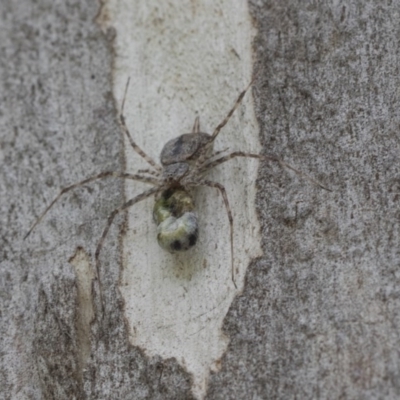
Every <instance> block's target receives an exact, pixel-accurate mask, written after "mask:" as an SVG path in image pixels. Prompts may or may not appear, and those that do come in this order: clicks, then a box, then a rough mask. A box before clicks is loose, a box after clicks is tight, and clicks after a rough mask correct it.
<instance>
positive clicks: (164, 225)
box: [153, 187, 199, 253]
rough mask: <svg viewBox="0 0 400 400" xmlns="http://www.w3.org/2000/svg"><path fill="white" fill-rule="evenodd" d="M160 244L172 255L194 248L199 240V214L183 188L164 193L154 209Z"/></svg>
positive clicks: (190, 197)
mask: <svg viewBox="0 0 400 400" xmlns="http://www.w3.org/2000/svg"><path fill="white" fill-rule="evenodd" d="M153 217H154V221H155V222H156V224H157V225H158V228H157V240H158V244H159V245H160V246H161V247H162V248H163V249H165V250H167V251H169V252H170V253H176V252H178V251H185V250H188V249H190V248H191V247H193V246H194V245H195V244H196V242H197V238H198V231H199V230H198V221H197V213H196V211H195V205H194V201H193V198H192V196H191V195H190V194H189V193H188V192H187V191H186V190H184V189H183V188H182V187H179V188H171V189H168V190H165V191H164V192H162V194H161V196H160V198H159V199H158V200H157V201H156V203H155V205H154V209H153Z"/></svg>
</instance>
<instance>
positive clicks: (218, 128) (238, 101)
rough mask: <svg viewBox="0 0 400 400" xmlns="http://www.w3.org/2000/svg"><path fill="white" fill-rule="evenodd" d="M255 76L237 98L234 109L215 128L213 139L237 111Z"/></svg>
mask: <svg viewBox="0 0 400 400" xmlns="http://www.w3.org/2000/svg"><path fill="white" fill-rule="evenodd" d="M254 79H255V78H253V79H252V80H251V82H250V83H249V84H248V85H247V87H246V89H244V90H243V92H242V93H240V94H239V97H238V98H237V100H236V103H235V104H234V106H233V107H232V109H231V110H230V111H229V113H228V115H227V116H226V117H225V119H224V120H223V121H222V122H221V123H220V124H219V125H218V126H217V127H216V128H215V130H214V132H213V134H212V135H211V141H213V140H215V138H216V137H217V135H218V133H219V132H220V130H221V129H222V128H223V127H224V126H225V125H226V124H227V123H228V121H229V120H230V118H231V117H232V114H233V113H234V112H235V110H236V109H237V108H238V107H239V104H240V103H241V102H242V100H243V97H244V95H245V94H246V92H247V91H248V90H249V88H250V86H251V85H252V84H253V82H254Z"/></svg>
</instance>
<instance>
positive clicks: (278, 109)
mask: <svg viewBox="0 0 400 400" xmlns="http://www.w3.org/2000/svg"><path fill="white" fill-rule="evenodd" d="M97 11H98V4H96V3H94V2H93V3H90V2H86V3H85V2H82V1H68V2H65V1H50V0H49V1H47V0H43V1H40V3H39V4H37V3H35V2H30V1H28V0H20V1H19V2H18V3H17V2H2V3H1V4H0V18H1V30H0V46H1V57H0V70H1V91H0V92H1V103H0V132H1V133H0V134H1V149H0V156H1V175H0V188H1V189H0V190H1V198H0V206H1V226H0V235H1V242H0V247H1V248H0V250H1V253H0V262H1V264H0V277H1V279H0V285H1V289H0V293H1V297H0V299H1V323H0V329H1V334H0V343H1V354H2V357H1V360H0V388H1V389H0V390H1V393H2V397H3V398H5V399H11V398H12V399H19V398H20V399H26V398H32V399H53V398H57V399H72V398H93V399H101V398H104V399H105V398H123V399H141V398H148V399H158V398H159V399H168V398H170V399H189V398H191V393H190V376H188V374H187V373H186V372H185V371H184V370H183V369H182V368H181V367H180V366H179V365H178V364H177V362H176V361H175V360H162V359H161V358H157V357H156V358H148V357H146V356H145V355H144V353H143V352H142V351H141V350H140V349H137V348H133V347H132V346H130V345H129V342H128V338H127V329H126V327H125V324H124V319H123V314H122V311H121V310H122V302H121V297H120V294H119V292H118V290H117V283H118V276H119V271H118V269H117V268H115V267H114V266H116V265H117V263H116V262H115V260H117V259H118V257H119V249H118V247H119V246H118V234H119V232H120V230H121V229H122V228H123V218H122V217H121V218H119V219H118V221H117V223H116V224H115V225H114V226H113V228H112V231H111V233H110V236H109V238H108V239H107V244H106V249H105V252H106V254H107V258H105V257H104V260H103V270H104V274H105V276H106V279H105V280H104V281H103V285H104V287H105V290H104V295H105V297H106V303H107V309H106V313H105V317H104V319H103V320H99V319H96V320H94V321H93V324H92V327H91V336H90V352H89V354H90V356H89V358H87V359H85V360H82V353H83V350H84V349H83V348H82V346H83V344H82V341H80V340H79V339H78V338H79V326H78V325H79V324H78V323H77V320H78V315H77V313H78V311H77V310H78V294H77V285H76V277H75V273H74V270H73V268H72V266H71V264H70V263H68V262H65V261H64V260H68V259H69V258H71V257H72V256H73V255H74V254H75V252H76V249H77V247H79V246H81V247H82V248H85V249H86V250H87V251H91V252H92V254H93V252H94V249H95V247H96V243H97V240H98V237H99V235H100V233H101V230H102V228H103V226H104V221H105V220H106V218H107V216H108V215H109V213H110V211H111V210H112V209H114V208H115V207H116V206H118V205H119V204H121V203H122V200H123V197H124V194H123V192H122V185H121V183H120V182H118V181H107V182H100V183H97V184H93V185H91V186H90V187H84V188H80V189H77V190H76V191H74V193H73V194H70V195H68V196H66V197H65V199H64V200H63V201H61V203H60V204H59V205H58V207H60V208H62V209H63V213H62V214H61V213H60V215H58V214H57V211H56V210H53V212H52V213H51V214H50V215H49V216H48V217H47V222H46V229H38V230H37V231H36V232H35V234H34V235H32V236H31V237H29V239H28V240H26V241H23V240H22V238H23V235H24V233H26V231H27V230H28V229H29V226H30V225H31V223H32V222H33V221H34V219H35V217H36V216H38V214H39V213H40V212H41V211H42V210H43V207H44V206H45V204H48V203H49V201H51V200H52V198H53V196H54V194H55V193H57V191H58V189H59V188H60V187H63V186H66V185H68V184H70V183H72V182H75V181H78V180H80V179H83V178H85V177H87V176H90V175H92V174H94V173H97V172H100V171H103V170H123V167H124V160H123V157H122V140H121V136H120V129H119V127H118V124H117V111H116V109H115V106H114V101H113V98H112V95H111V71H112V57H113V52H112V32H109V34H108V35H104V34H103V33H102V32H101V31H100V29H99V28H98V26H97V25H96V24H95V22H94V18H95V17H96V13H97ZM251 12H252V15H253V18H254V21H255V24H256V27H257V29H258V34H257V37H256V40H255V43H254V54H255V70H257V71H259V72H258V74H259V75H258V79H257V84H256V87H255V91H254V95H255V101H256V105H257V110H256V111H257V117H258V120H259V124H260V140H261V142H262V145H263V148H264V152H265V153H274V154H279V155H280V156H282V157H283V158H284V159H285V160H286V161H288V162H289V163H291V164H294V165H296V166H298V167H300V168H301V169H302V170H304V171H307V172H308V173H309V174H310V175H312V176H314V177H316V178H317V179H319V180H320V181H321V182H322V183H324V184H325V185H327V186H329V187H330V188H331V189H332V190H333V192H332V193H329V192H326V191H323V190H321V189H320V188H318V187H313V186H312V185H310V184H309V183H307V182H306V181H302V180H299V179H298V178H297V177H296V176H292V175H290V174H285V173H282V171H281V170H280V169H279V168H278V167H277V166H272V165H264V166H263V167H262V168H261V169H260V175H259V179H258V182H257V185H258V187H259V194H258V198H257V208H258V212H259V216H260V221H261V225H262V231H263V243H262V245H263V251H264V256H263V257H262V258H260V259H259V260H255V261H254V263H253V264H252V265H251V266H250V267H249V269H248V272H247V277H246V285H245V289H244V291H243V293H242V295H241V296H239V297H238V298H237V300H236V301H235V302H234V304H233V305H232V307H231V309H230V312H229V314H228V315H227V317H226V323H225V325H224V330H225V332H226V334H227V335H228V336H229V337H230V339H231V343H230V346H229V349H228V351H227V353H226V355H225V356H224V357H223V359H222V360H221V365H222V369H221V371H220V372H218V373H214V374H212V376H211V378H210V384H209V391H208V395H207V398H210V399H214V398H215V399H217V398H220V399H230V398H232V399H248V398H254V399H256V398H259V399H271V398H278V399H288V398H299V399H300V398H301V399H311V398H324V399H325V398H326V399H336V398H349V399H358V398H359V399H366V398H370V399H376V398H381V399H394V398H397V397H399V396H400V376H399V375H400V374H399V372H400V371H399V352H398V348H399V332H400V326H399V324H400V320H399V312H398V310H399V309H400V307H399V305H400V304H399V294H400V292H399V287H400V286H399V283H400V282H399V279H400V275H399V265H400V254H399V247H398V243H399V212H398V201H399V198H398V196H399V191H400V190H399V189H400V180H399V166H398V154H399V150H400V149H399V147H400V146H399V136H398V135H399V134H398V128H399V122H400V118H399V112H398V107H397V106H398V103H399V101H398V100H399V91H398V87H400V82H399V71H398V64H399V63H398V59H399V56H398V54H399V50H400V49H399V41H398V38H399V37H400V32H399V29H400V28H399V25H398V16H399V14H400V4H399V3H396V2H385V3H383V2H376V1H373V0H370V1H361V0H360V1H357V0H353V1H348V2H313V1H304V2H295V1H287V2H282V1H278V0H276V1H252V2H251ZM65 214H68V215H69V218H68V219H65V218H62V217H61V215H65ZM107 260H114V261H113V262H112V261H107ZM98 306H99V303H98V301H97V302H96V307H97V308H98Z"/></svg>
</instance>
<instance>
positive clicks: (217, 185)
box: [200, 180, 237, 289]
mask: <svg viewBox="0 0 400 400" xmlns="http://www.w3.org/2000/svg"><path fill="white" fill-rule="evenodd" d="M200 185H202V186H208V187H212V188H216V189H218V190H219V192H220V193H221V195H222V198H223V200H224V204H225V209H226V212H227V214H228V220H229V228H230V242H231V269H232V271H231V274H232V282H233V284H234V286H235V288H236V289H237V285H236V282H235V269H234V253H233V217H232V211H231V207H230V206H229V200H228V196H227V194H226V190H225V187H224V186H223V185H221V184H220V183H218V182H213V181H208V180H203V181H201V182H200Z"/></svg>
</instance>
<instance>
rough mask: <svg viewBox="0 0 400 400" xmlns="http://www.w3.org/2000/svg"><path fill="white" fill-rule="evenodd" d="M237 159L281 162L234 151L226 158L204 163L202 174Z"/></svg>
mask: <svg viewBox="0 0 400 400" xmlns="http://www.w3.org/2000/svg"><path fill="white" fill-rule="evenodd" d="M218 153H219V152H217V153H214V154H213V155H212V156H215V155H217V154H218ZM235 157H248V158H259V159H262V160H270V161H278V160H279V159H276V160H275V159H274V158H272V157H264V156H261V155H260V154H252V153H245V152H243V151H234V152H233V153H230V154H227V155H226V156H223V157H220V158H217V159H216V160H213V161H209V162H206V163H204V164H203V165H201V166H200V172H205V171H208V170H209V169H212V168H214V167H216V166H217V165H220V164H223V163H224V162H226V161H229V160H231V159H232V158H235Z"/></svg>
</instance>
